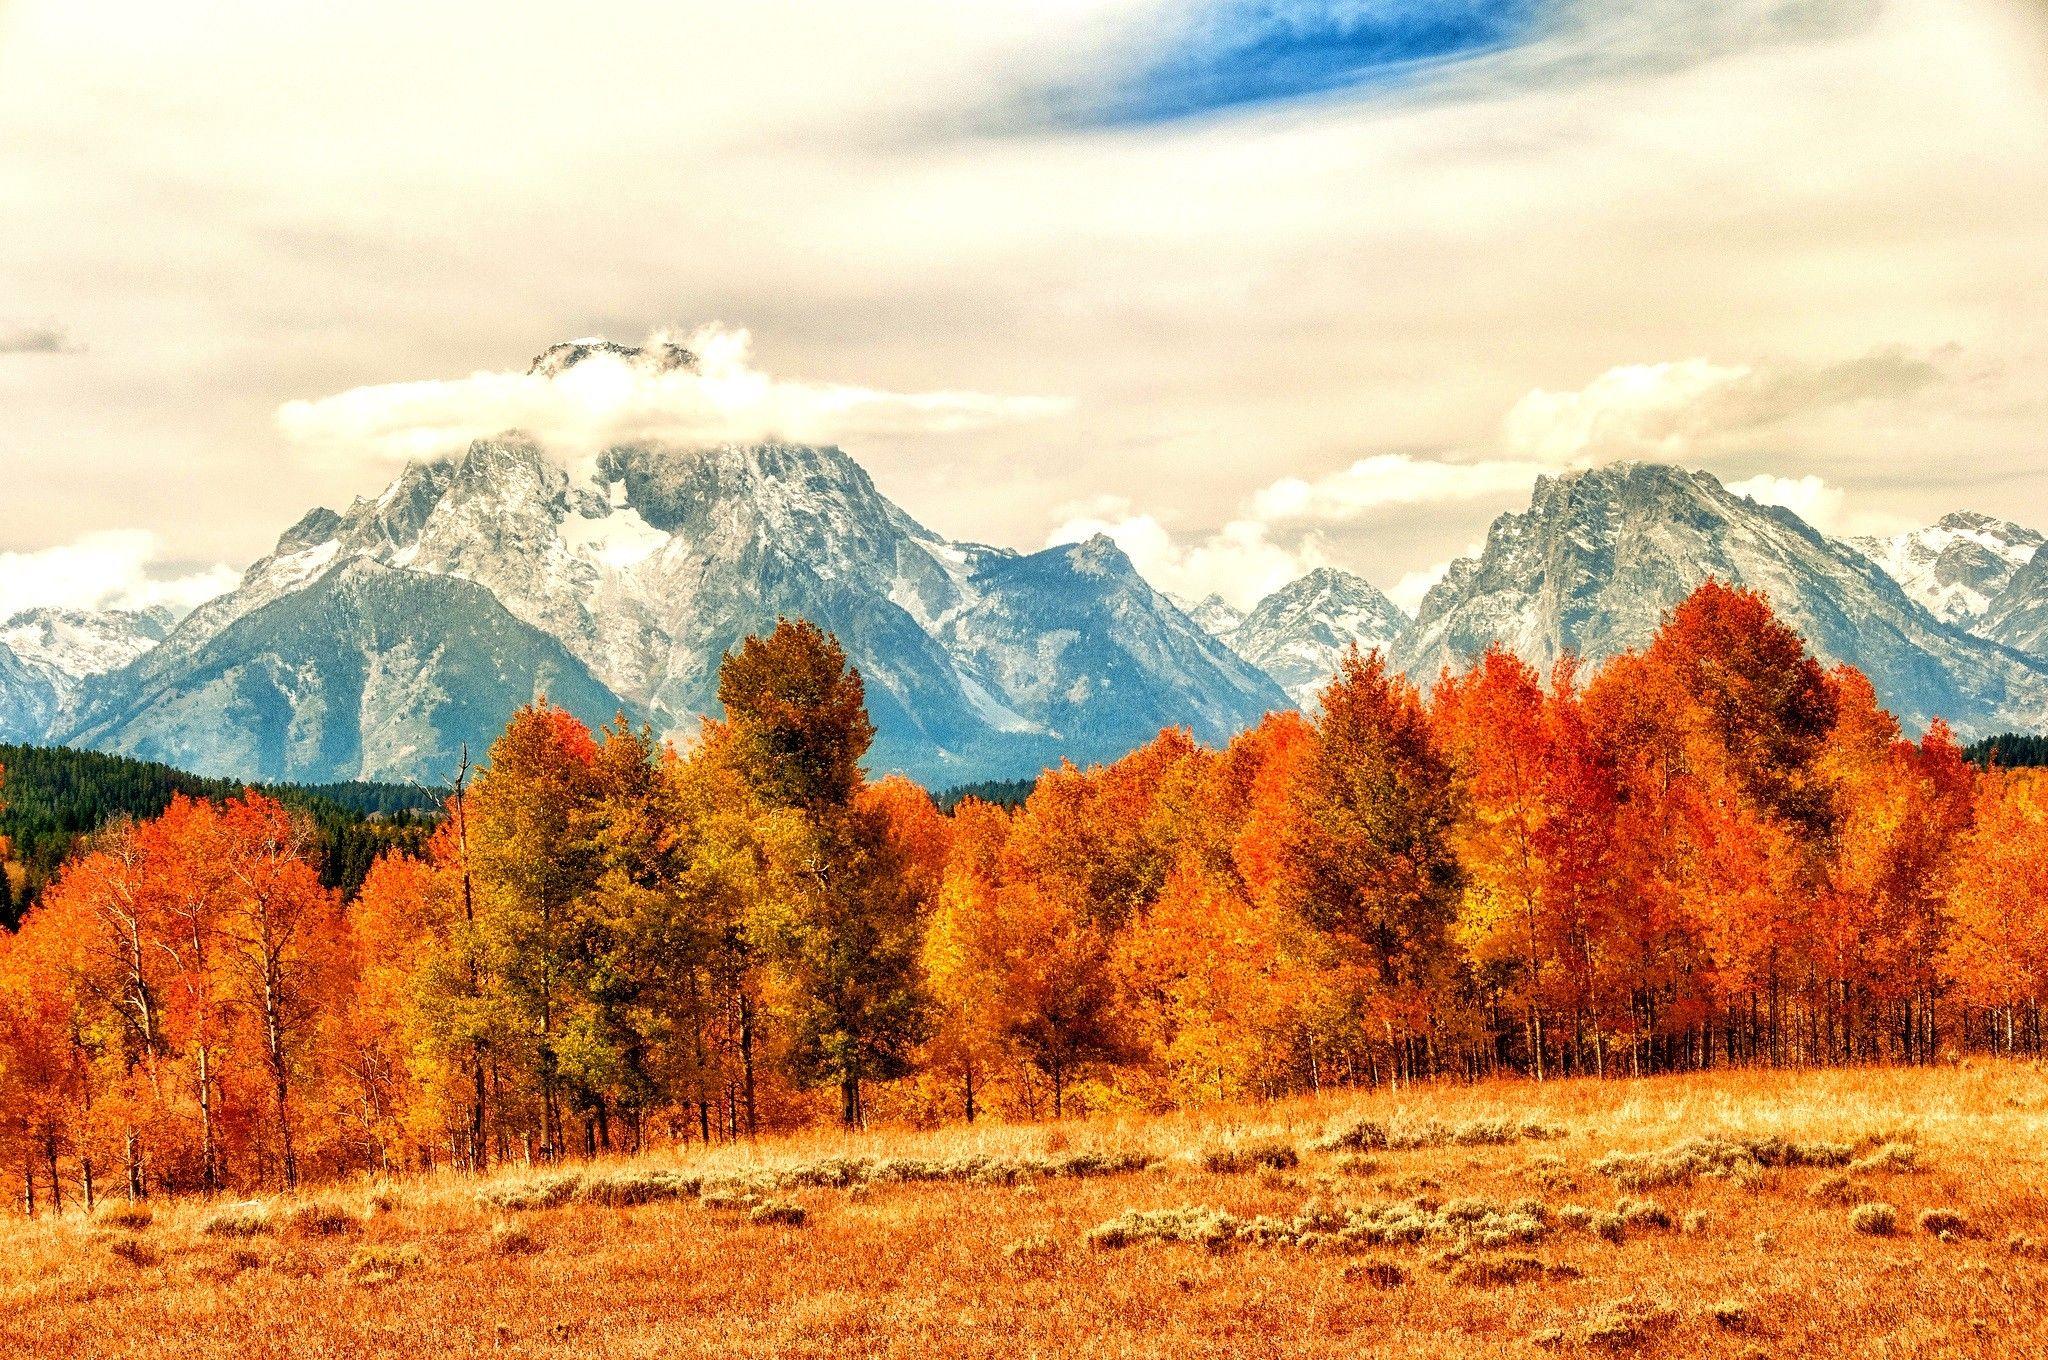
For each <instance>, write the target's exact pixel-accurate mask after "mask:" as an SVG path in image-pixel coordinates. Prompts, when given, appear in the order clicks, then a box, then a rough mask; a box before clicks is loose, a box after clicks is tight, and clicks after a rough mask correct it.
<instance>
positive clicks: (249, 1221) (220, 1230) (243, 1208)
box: [199, 1199, 271, 1237]
mask: <svg viewBox="0 0 2048 1360" xmlns="http://www.w3.org/2000/svg"><path fill="white" fill-rule="evenodd" d="M270 1230H271V1223H270V1206H269V1205H267V1204H265V1203H264V1202H263V1201H262V1200H258V1199H245V1200H242V1201H240V1202H239V1203H235V1204H224V1205H222V1206H221V1207H220V1208H218V1209H216V1210H214V1211H213V1212H212V1213H211V1214H209V1215H207V1217H206V1219H205V1221H203V1222H202V1223H200V1225H199V1231H201V1232H203V1233H205V1234H206V1235H207V1236H209V1237H256V1236H259V1235H260V1234H263V1233H267V1232H269V1231H270Z"/></svg>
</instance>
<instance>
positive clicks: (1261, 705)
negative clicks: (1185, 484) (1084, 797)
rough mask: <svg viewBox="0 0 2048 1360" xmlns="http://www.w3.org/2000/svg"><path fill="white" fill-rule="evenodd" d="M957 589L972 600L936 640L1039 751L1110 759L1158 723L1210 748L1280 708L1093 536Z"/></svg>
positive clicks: (1277, 697) (997, 562)
mask: <svg viewBox="0 0 2048 1360" xmlns="http://www.w3.org/2000/svg"><path fill="white" fill-rule="evenodd" d="M968 585H969V588H970V591H971V594H972V599H971V600H970V602H969V603H968V604H967V605H966V606H965V607H963V608H962V609H961V610H959V611H958V612H957V613H955V614H952V615H949V616H947V617H945V618H943V619H941V620H939V621H938V627H937V634H938V636H939V638H940V639H941V640H942V641H943V642H944V643H945V644H946V646H947V647H948V649H949V650H950V651H951V652H952V653H953V654H954V655H956V656H958V657H960V658H961V659H962V660H963V662H965V663H966V664H967V665H968V666H969V667H970V668H971V670H972V673H973V674H974V675H975V676H976V677H977V678H979V679H981V680H982V681H983V682H984V683H985V684H987V685H988V686H989V687H990V688H991V689H993V690H994V691H995V692H996V693H997V694H999V695H1000V696H1001V698H1002V701H1003V703H1004V706H1005V707H1006V708H1007V709H1008V710H1009V711H1010V712H1012V713H1016V714H1018V715H1020V716H1022V717H1023V718H1024V719H1026V720H1027V721H1028V722H1029V723H1030V724H1031V725H1032V726H1033V727H1034V728H1035V729H1036V730H1037V731H1039V732H1040V733H1042V734H1043V736H1042V739H1041V741H1040V743H1039V744H1040V747H1041V749H1042V750H1044V751H1046V752H1047V753H1049V754H1057V755H1063V756H1067V757H1069V758H1071V759H1073V760H1076V761H1090V760H1107V759H1113V758H1114V757H1116V756H1118V755H1121V754H1123V753H1124V752H1125V751H1128V750H1130V749H1131V748H1132V747H1133V746H1135V745H1138V744H1139V743H1140V742H1142V741H1144V740H1146V739H1147V738H1149V737H1150V736H1152V735H1154V734H1156V733H1157V732H1158V731H1159V729H1160V728H1162V727H1186V728H1188V729H1189V730H1190V731H1191V732H1193V733H1194V735H1195V736H1196V738H1197V739H1199V740H1202V741H1208V742H1221V741H1225V740H1228V739H1229V738H1230V737H1231V736H1233V735H1234V734H1236V733H1237V732H1239V731H1241V730H1243V729H1244V728H1245V727H1247V726H1249V725H1250V724H1251V723H1253V722H1256V721H1257V720H1258V718H1259V717H1261V716H1263V715H1264V714H1265V713H1267V712H1269V711H1271V710H1272V709H1274V708H1280V707H1284V706H1285V705H1286V702H1287V700H1286V696H1285V695H1283V694H1282V693H1281V692H1280V690H1279V689H1278V687H1277V686H1275V684H1274V683H1273V681H1272V680H1271V679H1270V678H1269V677H1268V676H1266V675H1265V674H1264V673H1263V672H1261V671H1260V670H1259V669H1258V668H1257V667H1255V666H1252V665H1250V664H1249V663H1247V662H1246V661H1245V660H1244V659H1243V658H1242V657H1239V656H1238V655H1237V654H1236V653H1234V652H1232V651H1231V650H1230V649H1229V648H1228V647H1226V646H1224V645H1223V644H1222V643H1221V642H1219V641H1217V640H1216V639H1215V638H1213V637H1210V636H1209V635H1208V634H1207V633H1205V632H1203V631H1202V630H1201V629H1199V628H1196V627H1194V626H1193V625H1192V623H1191V622H1190V620H1189V619H1188V617H1187V615H1185V614H1183V613H1182V612H1181V611H1180V609H1179V608H1177V607H1176V606H1175V605H1174V604H1173V603H1172V602H1171V601H1169V600H1167V599H1166V598H1165V597H1164V596H1163V595H1160V594H1159V593H1158V592H1157V591H1155V590H1153V589H1152V587H1151V586H1149V585H1147V584H1146V583H1145V581H1144V579H1143V578H1142V577H1140V576H1139V575H1138V573H1137V570H1136V569H1135V568H1134V567H1133V566H1132V565H1131V561H1130V559H1129V558H1128V557H1126V556H1124V554H1123V551H1122V550H1121V549H1120V548H1118V547H1117V546H1116V544H1115V543H1113V542H1111V541H1110V539H1109V538H1108V537H1106V536H1105V535H1102V534H1097V535H1096V536H1095V537H1093V538H1091V539H1089V540H1087V541H1086V542H1084V543H1075V544H1068V545H1065V546H1062V547H1057V548H1048V549H1046V550H1045V551H1043V552H1038V553H1033V554H1031V555H1029V556H1026V557H1017V556H1009V555H1003V556H996V557H989V558H986V559H984V560H983V562H982V564H981V566H980V568H979V569H978V570H977V571H976V573H975V574H974V576H973V577H971V578H970V580H969V582H968ZM1141 733H1142V734H1143V735H1142V736H1141V735H1140V734H1141Z"/></svg>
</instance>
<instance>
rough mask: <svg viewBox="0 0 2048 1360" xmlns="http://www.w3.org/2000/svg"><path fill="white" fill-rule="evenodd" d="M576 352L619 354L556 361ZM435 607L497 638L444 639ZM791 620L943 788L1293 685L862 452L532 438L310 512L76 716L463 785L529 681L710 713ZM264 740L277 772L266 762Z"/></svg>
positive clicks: (297, 769)
mask: <svg viewBox="0 0 2048 1360" xmlns="http://www.w3.org/2000/svg"><path fill="white" fill-rule="evenodd" d="M616 348H617V347H614V349H616ZM579 350H590V351H592V352H604V353H609V352H612V351H607V350H600V349H598V347H597V344H596V343H595V342H572V343H571V345H570V346H568V347H566V348H565V347H563V346H557V347H556V350H555V351H550V353H551V354H555V355H556V358H555V360H554V361H553V362H554V363H555V364H556V365H557V366H560V365H562V364H570V365H573V364H575V363H579V362H583V361H584V358H583V357H579V356H578V351H579ZM557 351H559V353H557ZM543 358H544V359H545V358H547V356H545V355H544V356H543ZM635 361H637V360H635ZM433 582H455V583H461V584H462V586H463V587H464V588H463V589H455V588H453V587H452V586H439V585H432V584H431V583H433ZM472 587H473V588H475V589H470V588H472ZM399 599H404V600H406V601H408V603H407V604H406V605H405V606H404V607H403V608H398V607H395V606H394V605H393V603H392V602H393V601H395V600H399ZM422 608H425V609H429V610H432V609H439V610H444V611H448V615H449V617H448V628H449V629H450V630H452V631H454V632H457V633H460V634H461V635H463V636H465V637H468V638H470V639H473V642H472V644H471V645H473V646H474V647H476V648H478V649H480V655H479V656H473V657H472V656H455V655H452V654H447V653H444V652H441V651H438V650H434V644H433V639H434V638H435V637H437V636H438V635H439V634H438V632H437V631H436V628H435V624H434V620H433V619H432V618H424V619H423V618H420V617H418V616H417V611H418V610H420V609H422ZM493 611H498V612H497V613H494V612H493ZM785 615H787V616H797V615H801V616H804V617H807V618H810V619H812V620H814V621H815V622H817V623H819V624H820V625H821V626H823V627H826V628H828V629H831V630H832V631H833V632H835V633H837V634H838V635H839V637H840V638H841V640H842V641H843V642H844V644H845V645H846V647H847V650H848V653H849V655H850V657H851V658H852V660H853V661H854V662H855V664H856V665H857V666H859V668H860V670H861V673H862V676H863V678H864V679H865V681H866V683H867V694H868V702H869V707H870V711H871V712H872V714H873V715H874V718H875V722H876V726H877V729H878V732H879V737H878V741H877V744H876V748H875V759H876V761H877V764H878V765H879V766H880V767H882V768H899V769H905V770H908V771H910V772H912V773H914V774H917V775H919V776H920V777H924V778H927V779H930V780H932V781H934V782H945V781H948V780H962V779H974V778H983V777H989V776H1007V775H1015V774H1023V773H1030V772H1033V771H1035V770H1036V769H1037V768H1039V767H1040V766H1042V765H1043V764H1045V763H1047V762H1049V761H1054V760H1057V759H1059V758H1060V757H1062V756H1070V757H1072V758H1074V759H1077V760H1098V759H1108V758H1112V757H1114V756H1116V755H1120V754H1121V753H1122V752H1123V751H1125V750H1127V749H1129V748H1130V747H1131V746H1134V745H1136V744H1138V743H1139V742H1142V741H1144V740H1146V739H1149V738H1150V737H1151V736H1152V735H1154V734H1155V733H1156V732H1157V731H1158V730H1159V728H1160V727H1161V726H1166V725H1176V726H1186V727H1188V728H1190V729H1191V730H1193V731H1195V732H1196V733H1197V735H1199V736H1202V737H1203V738H1204V739H1209V740H1223V739H1227V738H1228V737H1229V736H1230V735H1231V734H1233V733H1234V732H1236V731H1237V730H1239V729H1241V728H1243V727H1245V726H1248V725H1249V724H1250V723H1252V722H1254V721H1256V720H1257V719H1258V717H1259V716H1261V715H1262V714H1263V713H1264V712H1265V711H1267V709H1269V708H1272V707H1277V706H1279V705H1281V704H1282V703H1284V702H1285V700H1284V696H1282V694H1281V693H1280V691H1279V690H1278V689H1277V688H1275V687H1274V685H1273V683H1272V682H1271V681H1270V680H1269V679H1268V678H1267V677H1266V676H1264V675H1263V674H1261V673H1260V672H1259V671H1257V670H1256V669H1255V668H1253V667H1251V666H1249V665H1247V664H1245V663H1244V662H1243V661H1242V660H1240V659H1239V658H1238V657H1237V656H1236V655H1234V654H1233V653H1231V652H1230V651H1229V650H1228V649H1227V648H1225V647H1224V646H1222V645H1221V644H1220V643H1218V642H1216V641H1215V640H1214V639H1213V638H1210V637H1208V636H1207V635H1206V634H1204V633H1202V632H1201V630H1200V629H1199V628H1197V627H1196V626H1195V625H1193V624H1192V623H1191V622H1190V621H1189V620H1188V619H1187V618H1186V616H1185V615H1183V614H1181V613H1180V611H1178V610H1177V609H1174V608H1173V607H1172V606H1170V605H1168V604H1167V603H1166V602H1165V601H1164V600H1163V599H1162V598H1160V597H1159V596H1157V595H1156V594H1155V593H1154V592H1153V591H1152V589H1151V588H1150V587H1149V586H1148V585H1146V584H1145V583H1144V581H1143V580H1142V578H1140V577H1139V575H1138V573H1137V572H1136V570H1135V569H1134V568H1133V567H1132V565H1131V563H1130V561H1129V559H1128V558H1127V557H1125V555H1124V554H1123V552H1122V551H1121V550H1120V549H1118V548H1117V547H1116V545H1115V544H1114V543H1113V542H1111V541H1110V540H1109V539H1107V538H1099V539H1096V540H1091V541H1089V542H1086V543H1081V544H1074V545H1070V546H1068V547H1065V548H1061V549H1048V550H1047V551H1045V552H1042V553H1036V554H1032V555H1029V556H1021V555H1019V554H1017V553H1014V552H1011V551H1009V550H1007V549H1001V548H993V547H988V546H986V545H982V544H976V543H956V542H951V541H949V540H946V539H944V538H942V537H940V536H939V535H938V534H935V533H933V532H932V531H931V530H930V529H928V528H926V527H925V526H923V525H921V524H919V523H917V521H915V520H914V519H912V518H911V517H910V516H909V515H907V514H905V513H904V512H903V511H902V509H900V508H899V507H898V506H896V505H895V504H894V503H892V502H891V501H889V500H888V499H887V498H886V497H884V496H883V495H882V494H881V493H880V492H879V491H877V490H876V488H875V486H874V483H873V481H872V480H871V479H870V478H869V476H868V474H867V472H866V470H865V469H863V468H862V467H861V466H860V465H859V464H858V463H857V462H855V461H854V460H853V459H852V458H850V457H848V456H847V455H846V454H845V453H844V452H842V451H841V450H839V449H837V448H831V447H821V448H818V447H807V446H801V445H791V444H773V443H770V444H753V445H715V446H711V447H705V448H689V449H678V448H671V447H661V446H621V447H615V448H613V449H610V450H608V451H606V452H605V453H604V454H602V455H601V456H600V457H598V458H597V459H595V460H594V462H593V463H592V465H591V466H590V467H589V468H588V469H587V471H585V472H579V473H573V474H572V473H571V472H569V471H567V470H565V469H564V468H563V467H562V465H561V464H559V463H558V462H556V461H555V460H554V459H553V458H552V457H550V456H549V454H548V453H547V452H546V451H545V450H543V449H542V448H541V447H539V446H538V445H537V444H535V443H534V442H533V441H532V440H530V439H527V438H524V437H522V436H518V435H510V434H508V435H501V436H498V437H496V438H492V439H480V440H477V441H476V442H474V443H473V444H471V445H470V447H469V448H468V449H467V450H466V451H465V452H464V453H462V454H461V455H460V456H458V457H455V458H450V459H444V460H440V461H436V462H431V463H419V464H414V465H410V466H408V467H406V468H405V469H404V470H403V471H402V472H401V473H400V474H399V475H398V476H397V477H396V478H395V479H394V480H393V481H392V482H391V484H390V485H389V486H387V487H386V488H385V489H384V490H383V491H382V492H381V493H380V494H378V495H377V496H375V497H369V498H362V499H358V500H357V501H356V502H355V503H354V504H352V505H351V506H349V508H348V509H347V510H345V511H343V512H340V513H336V512H333V511H328V510H317V511H314V512H312V513H310V514H308V515H306V516H305V517H303V518H302V519H301V520H300V521H299V522H298V523H297V524H295V525H294V526H293V527H292V528H291V529H289V530H287V531H286V532H285V534H283V535H282V536H281V537H280V538H279V540H278V543H277V547H276V548H275V550H274V551H273V552H272V553H271V554H270V555H269V556H267V557H265V558H264V559H262V560H261V561H259V562H257V563H256V564H255V565H253V566H252V567H250V568H249V570H248V571H247V572H246V573H245V574H244V577H243V580H242V583H241V585H240V587H238V588H237V589H236V590H235V591H232V592H230V593H229V594H228V595H226V596H222V597H220V598H219V599H216V600H214V601H211V602H209V603H208V604H207V605H205V606H203V607H202V608H201V609H200V610H198V611H195V612H194V614H193V615H192V616H191V617H190V618H189V619H187V620H186V622H185V623H184V624H183V625H181V626H180V627H179V628H178V629H177V630H176V631H175V632H174V633H173V635H172V636H171V638H170V639H169V640H168V641H167V642H166V643H165V644H164V646H163V647H162V648H160V649H159V650H158V652H157V653H156V654H155V655H154V656H152V657H151V658H150V659H149V662H148V664H147V665H146V666H144V667H141V668H138V669H137V670H136V671H135V672H134V673H133V674H127V673H124V676H123V679H122V682H121V683H120V684H118V685H114V686H111V687H109V688H108V689H107V690H106V692H105V693H104V694H102V695H101V696H99V698H98V701H97V702H96V703H95V704H94V705H93V707H92V709H91V711H90V712H87V713H85V714H83V715H82V716H81V717H80V720H79V721H78V722H76V723H75V724H73V725H72V729H71V730H72V735H74V736H75V737H76V738H77V739H79V740H81V741H85V742H89V743H91V744H96V745H102V746H106V747H110V748H112V749H118V750H130V751H133V752H135V753H138V754H149V755H154V756H156V757H158V758H170V757H175V758H176V759H177V760H179V761H180V762H182V763H184V764H186V765H188V766H192V767H196V768H200V769H205V770H210V771H222V772H225V771H227V770H229V769H232V772H234V773H246V774H261V775H264V776H266V777H271V778H303V779H324V778H334V777H348V776H377V777H432V778H441V777H445V774H446V771H445V770H444V769H443V768H441V767H442V766H444V765H445V764H446V763H447V761H448V760H449V759H450V758H451V754H452V752H453V750H454V747H455V745H456V743H458V742H461V741H467V742H469V743H471V744H472V745H475V744H477V743H480V742H486V741H488V737H489V733H490V727H489V723H490V722H491V721H493V720H494V721H496V722H500V723H501V722H502V721H503V720H504V717H505V716H506V712H500V711H497V710H498V709H501V708H503V707H504V705H505V704H506V703H507V702H508V701H510V702H517V700H516V699H512V700H508V696H513V695H517V694H519V693H521V692H522V691H531V690H533V689H537V688H540V687H542V686H545V687H547V688H548V689H549V692H550V693H551V695H554V696H557V697H562V696H568V695H576V696H580V702H581V703H582V704H583V705H584V706H585V707H587V709H588V710H589V711H587V712H584V713H583V716H584V717H586V718H588V719H591V720H593V721H604V720H608V719H609V718H610V717H611V716H612V714H613V712H615V711H617V710H618V709H620V708H625V709H628V710H631V711H633V712H635V713H636V714H638V715H641V716H644V717H647V718H650V719H651V720H653V721H654V722H655V723H656V724H657V725H659V726H661V727H663V728H687V727H688V725H689V724H690V723H691V722H692V721H694V715H696V714H698V713H704V712H712V711H715V709H716V683H717V670H718V664H719V661H720V660H721V659H722V658H723V656H724V655H725V653H726V651H727V650H728V649H730V648H731V647H732V646H734V645H736V644H737V643H738V642H739V641H740V639H741V638H743V637H745V636H746V635H747V634H749V633H754V632H759V631H762V630H764V629H766V628H769V627H772V626H773V624H774V622H775V620H776V619H777V618H778V617H780V616H785ZM308 649H310V650H308ZM422 649H427V650H426V651H424V652H423V650H422ZM564 652H565V653H566V654H564ZM478 685H482V686H483V687H484V688H483V690H482V691H481V692H482V693H483V694H486V695H488V696H489V697H488V699H487V700H486V699H481V698H478V697H476V696H475V695H474V694H473V693H472V691H473V690H474V689H475V687H476V686H478ZM194 695H205V696H219V698H218V702H221V703H232V704H235V705H240V706H242V707H243V708H245V709H249V710H253V711H257V712H260V713H261V714H263V715H264V716H263V718H262V721H263V723H264V724H266V731H272V730H274V731H275V732H277V733H278V734H280V735H279V736H276V737H269V736H266V737H264V738H263V739H262V740H254V739H252V738H250V737H248V736H247V734H244V733H240V732H236V731H220V732H215V731H214V730H213V729H214V728H216V727H218V726H219V725H220V715H219V714H218V713H215V712H212V711H210V710H208V708H207V706H208V705H209V704H211V703H214V702H216V700H215V699H214V698H212V697H207V698H205V699H203V700H202V699H198V698H194V697H192V696H194ZM295 696H296V697H295ZM507 711H509V710H507ZM391 733H404V734H406V735H405V739H404V740H403V741H394V740H389V739H386V738H387V734H391ZM283 734H290V735H289V736H288V737H287V736H285V735H283ZM280 742H282V743H283V748H282V749H281V750H280V747H279V743H280ZM252 752H260V753H261V756H260V759H262V760H264V761H270V762H274V763H272V764H266V765H265V766H264V767H263V768H261V769H249V770H245V769H242V768H241V767H242V766H244V765H247V764H248V763H249V761H250V760H252V759H257V758H259V757H257V756H254V755H252V754H251V753H252ZM378 762H384V763H378Z"/></svg>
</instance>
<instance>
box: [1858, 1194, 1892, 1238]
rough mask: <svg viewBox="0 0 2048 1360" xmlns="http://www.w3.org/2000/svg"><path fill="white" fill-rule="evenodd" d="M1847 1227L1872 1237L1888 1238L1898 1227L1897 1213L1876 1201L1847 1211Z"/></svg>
mask: <svg viewBox="0 0 2048 1360" xmlns="http://www.w3.org/2000/svg"><path fill="white" fill-rule="evenodd" d="M1849 1226H1850V1227H1852V1228H1854V1229H1855V1230H1856V1231H1857V1232H1860V1233H1868V1234H1870V1235H1871V1236H1872V1237H1889V1236H1891V1234H1892V1232H1893V1230H1894V1229H1896V1228H1897V1227H1898V1226H1899V1211H1898V1210H1897V1209H1896V1208H1894V1207H1892V1206H1891V1205H1889V1204H1885V1203H1882V1202H1879V1201H1876V1200H1873V1201H1871V1202H1870V1203H1868V1204H1859V1205H1857V1206H1856V1207H1855V1208H1853V1209H1851V1210H1850V1211H1849Z"/></svg>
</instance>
